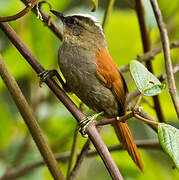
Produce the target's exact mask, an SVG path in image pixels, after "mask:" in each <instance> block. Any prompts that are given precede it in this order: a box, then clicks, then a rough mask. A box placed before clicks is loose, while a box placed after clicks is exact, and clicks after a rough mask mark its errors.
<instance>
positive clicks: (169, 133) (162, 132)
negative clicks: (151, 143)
mask: <svg viewBox="0 0 179 180" xmlns="http://www.w3.org/2000/svg"><path fill="white" fill-rule="evenodd" d="M158 138H159V141H160V144H161V145H162V148H163V149H164V151H165V152H166V153H168V154H169V156H170V157H171V158H172V159H173V161H174V163H175V165H176V167H177V168H178V169H179V130H178V129H176V128H175V127H173V126H170V125H168V124H164V123H160V124H159V125H158Z"/></svg>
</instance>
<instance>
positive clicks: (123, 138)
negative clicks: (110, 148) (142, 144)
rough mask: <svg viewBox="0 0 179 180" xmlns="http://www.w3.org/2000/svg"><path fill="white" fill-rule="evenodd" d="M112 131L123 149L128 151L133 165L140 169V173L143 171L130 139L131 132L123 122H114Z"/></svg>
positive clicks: (137, 152)
mask: <svg viewBox="0 0 179 180" xmlns="http://www.w3.org/2000/svg"><path fill="white" fill-rule="evenodd" d="M113 127H114V130H115V132H116V135H117V137H118V139H119V141H120V142H121V143H122V144H123V146H124V148H125V149H126V150H127V151H128V153H129V155H130V156H131V158H132V159H133V161H134V162H135V164H136V165H137V166H138V167H139V168H140V170H141V171H144V167H143V164H142V160H141V157H140V154H139V151H138V149H137V146H136V144H135V142H134V139H133V137H132V134H131V131H130V129H129V127H128V125H127V123H125V122H115V123H114V124H113Z"/></svg>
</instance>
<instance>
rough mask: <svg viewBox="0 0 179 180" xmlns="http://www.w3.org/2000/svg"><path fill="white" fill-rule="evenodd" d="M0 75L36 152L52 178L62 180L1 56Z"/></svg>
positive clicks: (27, 106)
mask: <svg viewBox="0 0 179 180" xmlns="http://www.w3.org/2000/svg"><path fill="white" fill-rule="evenodd" d="M0 75H1V77H2V79H3V81H4V83H5V84H6V86H7V88H8V90H9V92H10V94H11V96H12V98H13V100H14V102H15V103H16V105H17V108H18V109H19V112H20V113H21V115H22V117H23V119H24V121H25V123H26V125H27V127H28V129H29V131H30V133H31V135H32V138H33V140H34V142H35V144H36V145H37V147H38V150H39V151H40V153H41V155H42V157H43V159H44V161H45V163H46V164H47V166H48V168H49V170H50V172H51V174H52V176H53V177H54V179H56V180H64V176H63V174H62V172H61V171H60V169H59V167H58V164H57V162H56V160H55V158H54V155H53V153H52V151H51V149H50V147H49V146H48V144H47V142H46V141H45V138H44V136H43V133H42V131H41V129H40V127H39V125H38V123H37V120H36V119H35V117H34V115H33V112H32V110H31V108H30V106H29V105H28V103H27V101H26V99H25V97H24V96H23V94H22V92H21V90H20V88H19V86H18V84H17V82H16V81H15V79H14V77H13V76H12V75H11V73H10V72H9V69H8V68H7V66H6V64H5V62H4V61H3V59H2V57H1V55H0Z"/></svg>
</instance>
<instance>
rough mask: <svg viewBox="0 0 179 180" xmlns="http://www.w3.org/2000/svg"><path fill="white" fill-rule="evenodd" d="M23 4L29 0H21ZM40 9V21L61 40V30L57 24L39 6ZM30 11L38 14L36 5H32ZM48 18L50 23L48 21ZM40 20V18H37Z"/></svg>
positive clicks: (26, 3)
mask: <svg viewBox="0 0 179 180" xmlns="http://www.w3.org/2000/svg"><path fill="white" fill-rule="evenodd" d="M21 1H22V2H23V3H24V4H25V5H28V3H29V0H21ZM39 10H40V14H41V16H42V21H43V22H44V23H45V25H47V26H48V28H49V29H50V30H51V31H52V32H53V33H54V34H55V35H56V36H57V37H58V38H59V39H60V40H62V34H63V33H62V31H61V30H60V28H59V25H58V24H57V23H56V22H55V21H54V20H52V19H50V16H49V15H48V14H47V13H46V12H45V11H43V10H42V9H41V8H39ZM32 11H33V12H34V13H35V14H36V15H38V13H37V10H36V7H34V8H33V9H32ZM49 19H50V23H49ZM39 20H40V19H39Z"/></svg>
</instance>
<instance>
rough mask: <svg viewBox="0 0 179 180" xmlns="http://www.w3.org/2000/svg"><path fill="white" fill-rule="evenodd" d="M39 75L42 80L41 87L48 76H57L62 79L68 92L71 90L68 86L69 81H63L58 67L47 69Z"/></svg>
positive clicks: (62, 83)
mask: <svg viewBox="0 0 179 180" xmlns="http://www.w3.org/2000/svg"><path fill="white" fill-rule="evenodd" d="M38 76H39V77H40V82H39V85H40V87H41V85H42V83H43V82H45V81H46V79H47V78H52V77H54V76H56V77H57V79H58V80H59V81H60V83H61V85H62V87H63V89H64V90H65V91H66V92H71V89H70V88H69V87H68V85H67V83H65V82H64V81H63V79H62V78H61V76H60V74H59V73H58V72H57V70H56V69H50V70H45V71H43V72H41V73H39V74H38Z"/></svg>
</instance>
